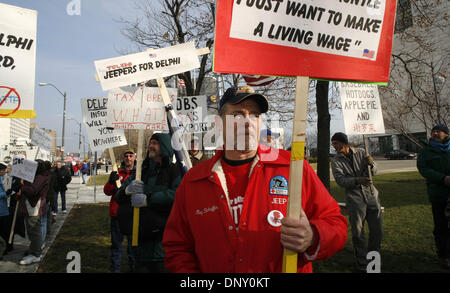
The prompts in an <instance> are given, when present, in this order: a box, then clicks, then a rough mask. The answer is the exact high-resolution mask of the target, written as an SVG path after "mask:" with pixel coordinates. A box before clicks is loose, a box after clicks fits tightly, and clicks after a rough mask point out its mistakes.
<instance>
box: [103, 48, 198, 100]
mask: <svg viewBox="0 0 450 293" xmlns="http://www.w3.org/2000/svg"><path fill="white" fill-rule="evenodd" d="M95 67H96V70H97V74H98V77H99V80H100V83H101V86H102V89H103V90H104V91H107V90H111V89H114V88H119V87H123V86H129V85H132V84H137V83H141V82H145V81H148V80H151V79H156V78H159V77H166V76H170V75H174V74H178V73H182V72H186V71H189V70H192V69H194V68H198V67H200V62H199V61H198V55H197V50H196V48H195V46H194V42H189V43H184V44H180V45H176V46H172V47H167V48H163V49H157V50H151V51H145V52H141V53H137V54H130V55H126V56H120V57H117V58H110V59H103V60H98V61H95Z"/></svg>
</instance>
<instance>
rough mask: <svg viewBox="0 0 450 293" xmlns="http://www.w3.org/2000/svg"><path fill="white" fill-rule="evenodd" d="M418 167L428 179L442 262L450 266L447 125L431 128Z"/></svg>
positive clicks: (436, 241) (428, 190)
mask: <svg viewBox="0 0 450 293" xmlns="http://www.w3.org/2000/svg"><path fill="white" fill-rule="evenodd" d="M417 169H418V170H419V172H420V174H421V175H422V176H423V177H424V178H425V179H426V181H427V193H428V199H429V201H430V203H431V212H432V214H433V223H434V229H433V236H434V241H435V245H436V252H437V256H438V258H439V263H440V265H441V266H442V267H444V268H446V269H450V221H449V218H447V216H446V214H445V210H446V209H448V204H449V198H450V136H449V131H448V127H447V126H446V125H443V124H438V125H436V126H434V127H433V129H431V138H430V140H429V143H428V144H427V145H426V146H425V147H424V148H423V149H422V150H421V151H420V152H419V155H418V157H417Z"/></svg>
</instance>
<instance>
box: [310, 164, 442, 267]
mask: <svg viewBox="0 0 450 293" xmlns="http://www.w3.org/2000/svg"><path fill="white" fill-rule="evenodd" d="M374 183H375V186H376V187H377V189H378V191H379V196H380V201H381V205H382V206H383V207H384V208H385V210H384V213H383V233H384V235H383V241H382V245H381V263H382V267H381V270H382V272H386V273H424V272H428V273H431V272H442V273H444V272H448V270H444V269H442V268H441V267H439V265H438V263H437V257H436V251H435V246H434V238H433V234H432V231H433V218H432V214H431V205H430V203H429V202H428V197H427V193H426V185H425V180H424V179H423V177H421V176H420V174H419V173H418V172H404V173H392V174H384V175H379V176H375V177H374ZM331 194H332V195H333V197H334V198H335V199H336V200H337V201H338V202H344V196H345V195H344V190H343V189H342V188H340V187H339V186H338V185H337V184H336V182H334V181H332V182H331ZM346 218H347V221H348V217H346ZM365 232H366V239H368V227H367V224H366V226H365ZM353 264H354V258H353V247H352V238H351V231H350V228H349V229H348V240H347V243H346V245H345V248H344V250H342V251H340V252H338V253H337V254H336V255H334V256H333V257H332V258H331V259H329V260H326V261H318V262H316V263H314V271H315V272H351V271H352V270H353Z"/></svg>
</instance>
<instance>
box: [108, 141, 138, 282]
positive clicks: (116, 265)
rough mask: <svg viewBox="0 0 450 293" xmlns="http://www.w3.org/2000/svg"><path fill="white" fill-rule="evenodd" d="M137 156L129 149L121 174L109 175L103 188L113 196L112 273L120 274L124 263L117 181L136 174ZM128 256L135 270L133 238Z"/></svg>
mask: <svg viewBox="0 0 450 293" xmlns="http://www.w3.org/2000/svg"><path fill="white" fill-rule="evenodd" d="M135 161H136V154H135V153H134V150H133V149H127V150H125V152H124V153H123V162H122V165H121V167H120V168H119V170H118V171H119V172H116V171H112V172H111V174H110V175H109V180H108V182H106V183H105V186H104V187H103V192H104V193H105V194H106V195H110V196H111V200H110V201H109V215H110V216H111V268H110V269H111V272H113V273H120V265H121V263H122V241H123V236H124V235H123V234H122V233H121V232H120V227H119V221H118V218H117V209H118V207H119V205H118V204H117V202H116V200H115V196H116V193H117V190H118V187H117V185H116V181H117V180H120V182H124V181H125V180H126V179H127V178H128V177H129V176H131V175H132V174H134V173H135V172H136V168H135V165H134V164H135ZM127 241H128V246H127V254H128V264H129V266H130V270H131V271H133V270H134V257H133V253H132V250H131V237H130V238H128V236H127Z"/></svg>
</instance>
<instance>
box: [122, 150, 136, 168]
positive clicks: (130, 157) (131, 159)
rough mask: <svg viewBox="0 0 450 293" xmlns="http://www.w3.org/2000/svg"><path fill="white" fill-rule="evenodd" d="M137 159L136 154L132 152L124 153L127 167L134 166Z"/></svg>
mask: <svg viewBox="0 0 450 293" xmlns="http://www.w3.org/2000/svg"><path fill="white" fill-rule="evenodd" d="M135 160H136V155H135V154H131V153H126V154H124V155H123V163H124V164H125V168H128V167H131V166H134V161H135Z"/></svg>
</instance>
